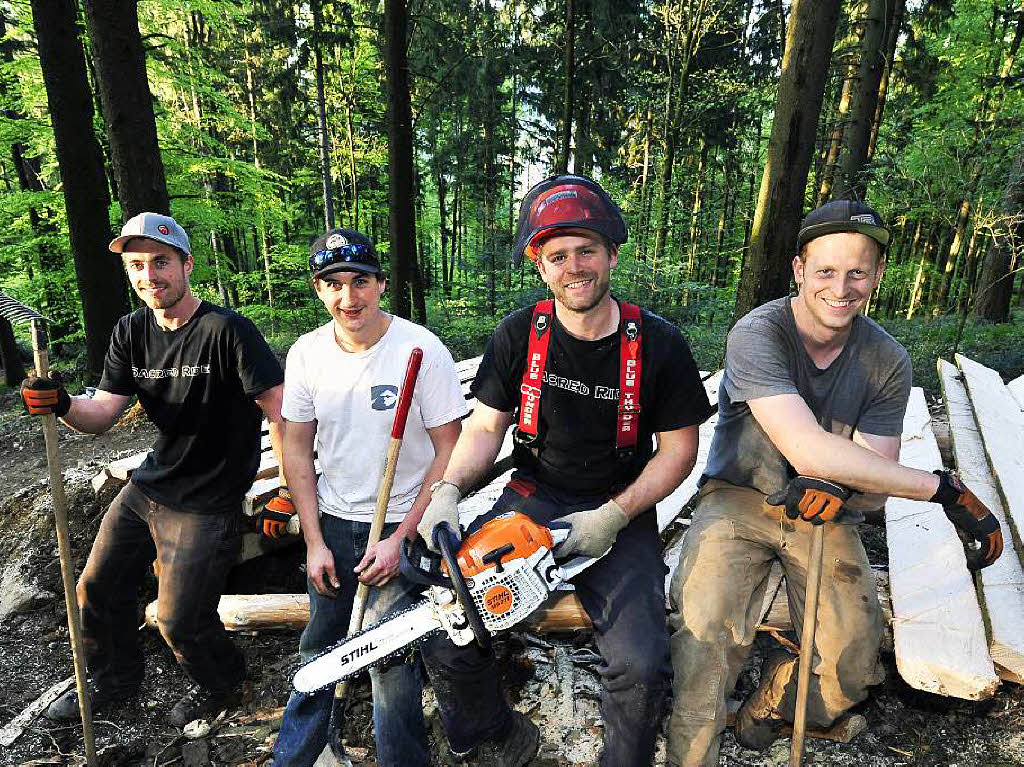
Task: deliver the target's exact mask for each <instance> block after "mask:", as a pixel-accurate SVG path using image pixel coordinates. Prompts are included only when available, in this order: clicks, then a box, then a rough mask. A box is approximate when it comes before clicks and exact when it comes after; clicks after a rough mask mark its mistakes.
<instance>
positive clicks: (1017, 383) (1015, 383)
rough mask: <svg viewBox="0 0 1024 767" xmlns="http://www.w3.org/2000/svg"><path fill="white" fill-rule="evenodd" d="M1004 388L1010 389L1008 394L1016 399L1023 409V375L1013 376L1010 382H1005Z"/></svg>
mask: <svg viewBox="0 0 1024 767" xmlns="http://www.w3.org/2000/svg"><path fill="white" fill-rule="evenodd" d="M1006 388H1007V389H1009V390H1010V394H1011V395H1013V398H1014V399H1015V400H1017V404H1018V405H1019V406H1020V409H1021V410H1024V376H1020V377H1019V378H1014V379H1013V380H1012V381H1010V383H1008V384H1006Z"/></svg>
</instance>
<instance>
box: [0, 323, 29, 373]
mask: <svg viewBox="0 0 1024 767" xmlns="http://www.w3.org/2000/svg"><path fill="white" fill-rule="evenodd" d="M0 365H3V367H4V383H6V384H7V385H8V386H10V387H11V388H12V389H13V388H14V387H15V386H20V385H21V382H22V381H24V380H25V365H24V364H22V362H21V354H20V353H19V352H18V344H17V342H15V340H14V328H12V327H11V321H10V320H8V319H7V318H6V317H0Z"/></svg>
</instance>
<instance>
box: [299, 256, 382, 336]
mask: <svg viewBox="0 0 1024 767" xmlns="http://www.w3.org/2000/svg"><path fill="white" fill-rule="evenodd" d="M386 285H387V281H386V280H385V279H384V278H383V277H379V276H375V275H372V274H367V273H365V272H349V271H341V272H332V273H331V274H328V275H327V276H325V277H321V278H319V279H317V280H314V287H315V289H316V295H317V297H318V298H319V299H320V300H321V301H323V303H324V306H325V307H327V311H328V312H330V313H331V316H332V317H333V318H334V322H335V323H336V324H337V327H338V329H339V330H340V331H341V332H342V333H344V334H345V335H347V336H350V337H351V338H353V339H360V338H361V337H362V336H363V335H365V334H367V333H370V334H372V333H374V332H376V330H377V329H378V328H379V323H380V321H381V320H382V319H383V316H384V313H383V312H382V311H381V310H380V299H381V296H383V295H384V288H385V287H386Z"/></svg>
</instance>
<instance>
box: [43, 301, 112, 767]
mask: <svg viewBox="0 0 1024 767" xmlns="http://www.w3.org/2000/svg"><path fill="white" fill-rule="evenodd" d="M32 354H33V356H34V357H35V363H36V375H38V376H42V377H44V378H45V377H48V376H49V375H50V356H49V353H48V351H47V343H46V329H45V328H44V327H43V326H42V322H41V321H40V320H32ZM41 420H42V425H43V439H44V440H45V441H46V466H47V468H48V469H49V471H50V495H51V496H52V497H53V518H54V523H55V527H56V528H57V551H58V554H59V556H60V576H61V580H62V581H63V582H64V605H65V607H66V608H67V613H68V632H69V633H70V635H71V653H72V656H73V658H74V662H75V685H76V686H77V688H78V710H79V713H80V714H81V716H82V735H83V739H84V740H85V759H86V763H87V764H88V765H89V767H94V766H95V765H96V763H97V762H96V743H95V740H94V739H93V733H92V699H91V698H90V697H89V685H88V682H87V681H86V679H87V672H86V668H85V653H84V651H83V650H82V623H81V616H80V614H79V612H78V597H77V595H76V593H75V566H74V562H73V561H72V559H71V535H70V533H69V532H68V499H67V496H66V495H65V494H64V478H63V476H62V475H61V471H60V460H59V459H58V456H57V417H56V416H55V415H53V413H50V414H49V415H44V416H41Z"/></svg>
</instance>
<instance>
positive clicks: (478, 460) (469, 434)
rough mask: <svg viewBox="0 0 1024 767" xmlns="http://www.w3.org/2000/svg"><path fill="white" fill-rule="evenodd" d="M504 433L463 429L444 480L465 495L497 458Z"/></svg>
mask: <svg viewBox="0 0 1024 767" xmlns="http://www.w3.org/2000/svg"><path fill="white" fill-rule="evenodd" d="M504 439H505V432H504V431H501V432H497V431H486V430H483V429H473V428H465V429H464V430H463V432H462V434H461V436H460V437H459V441H458V442H457V443H456V445H455V449H454V450H453V451H452V457H451V460H450V461H449V462H448V468H447V469H445V472H444V479H445V480H446V481H448V482H451V483H452V484H455V485H458V487H459V489H460V490H461V491H462V492H463V493H465V492H466V491H467V490H468V489H469V488H470V487H472V486H473V485H474V483H475V482H476V481H477V480H478V479H479V478H480V477H482V476H483V474H484V472H485V471H487V469H489V468H490V467H491V466H493V465H494V460H495V459H496V458H497V457H498V451H499V450H501V443H502V442H503V441H504Z"/></svg>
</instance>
